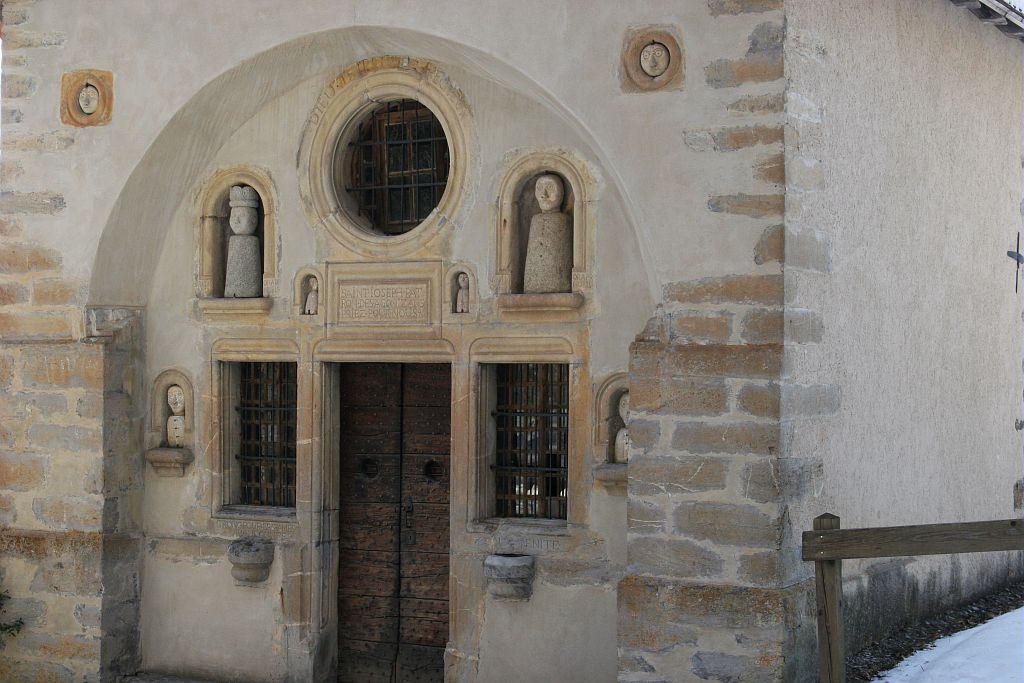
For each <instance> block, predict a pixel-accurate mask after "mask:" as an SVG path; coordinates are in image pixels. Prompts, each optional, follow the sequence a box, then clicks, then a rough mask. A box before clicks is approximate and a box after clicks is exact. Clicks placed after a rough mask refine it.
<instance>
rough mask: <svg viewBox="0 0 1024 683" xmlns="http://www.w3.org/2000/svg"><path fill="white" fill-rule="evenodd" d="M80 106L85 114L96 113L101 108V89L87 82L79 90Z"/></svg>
mask: <svg viewBox="0 0 1024 683" xmlns="http://www.w3.org/2000/svg"><path fill="white" fill-rule="evenodd" d="M78 108H79V109H81V110H82V113H83V114H95V113H96V110H97V109H99V108H100V91H99V90H97V89H96V86H95V85H93V84H92V83H86V84H85V85H84V86H82V89H81V90H79V91H78Z"/></svg>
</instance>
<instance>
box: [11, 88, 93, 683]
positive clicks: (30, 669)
mask: <svg viewBox="0 0 1024 683" xmlns="http://www.w3.org/2000/svg"><path fill="white" fill-rule="evenodd" d="M4 80H7V77H6V75H5V76H4ZM0 680H2V681H9V682H10V683H75V675H74V673H72V671H71V669H69V668H67V667H66V666H62V665H60V664H50V663H47V662H40V661H27V660H17V659H13V658H7V657H3V658H0Z"/></svg>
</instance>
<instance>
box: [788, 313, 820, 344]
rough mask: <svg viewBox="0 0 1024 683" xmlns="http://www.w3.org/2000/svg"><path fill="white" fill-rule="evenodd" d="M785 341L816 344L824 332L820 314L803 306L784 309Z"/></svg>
mask: <svg viewBox="0 0 1024 683" xmlns="http://www.w3.org/2000/svg"><path fill="white" fill-rule="evenodd" d="M785 326H786V330H785V332H786V341H787V342H788V343H790V344H816V343H818V342H820V341H821V339H822V335H823V334H824V324H823V323H822V321H821V316H819V315H818V314H817V312H815V311H811V310H808V309H805V308H788V309H786V323H785Z"/></svg>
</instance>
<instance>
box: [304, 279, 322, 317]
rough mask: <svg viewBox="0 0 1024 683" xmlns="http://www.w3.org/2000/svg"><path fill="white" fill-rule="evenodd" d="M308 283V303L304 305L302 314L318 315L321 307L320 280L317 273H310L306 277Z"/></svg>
mask: <svg viewBox="0 0 1024 683" xmlns="http://www.w3.org/2000/svg"><path fill="white" fill-rule="evenodd" d="M306 283H307V284H308V285H309V293H308V294H306V305H305V306H303V307H302V315H316V313H317V310H318V309H319V308H320V281H319V280H317V279H316V275H310V276H309V277H308V278H306Z"/></svg>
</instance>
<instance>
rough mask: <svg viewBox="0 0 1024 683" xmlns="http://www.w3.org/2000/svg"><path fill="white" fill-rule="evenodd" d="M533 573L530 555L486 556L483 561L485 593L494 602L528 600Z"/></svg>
mask: <svg viewBox="0 0 1024 683" xmlns="http://www.w3.org/2000/svg"><path fill="white" fill-rule="evenodd" d="M535 571H536V570H535V567H534V557H533V556H532V555H488V556H487V559H486V560H484V578H485V579H486V580H487V592H488V593H489V594H490V595H491V597H492V598H494V599H496V600H529V599H530V595H532V594H533V577H534V574H535Z"/></svg>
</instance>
